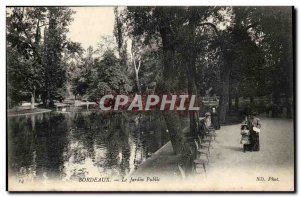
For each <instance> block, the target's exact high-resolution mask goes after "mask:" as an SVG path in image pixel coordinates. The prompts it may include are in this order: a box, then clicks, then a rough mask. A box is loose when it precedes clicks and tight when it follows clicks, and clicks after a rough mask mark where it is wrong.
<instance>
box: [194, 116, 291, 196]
mask: <svg viewBox="0 0 300 197" xmlns="http://www.w3.org/2000/svg"><path fill="white" fill-rule="evenodd" d="M261 121H262V129H261V133H260V148H261V149H260V151H259V152H246V153H244V152H243V151H242V145H241V144H240V125H231V126H223V127H222V128H221V130H219V131H217V132H218V136H217V139H216V141H215V142H214V144H213V146H214V149H212V155H211V159H210V163H209V166H208V169H207V177H206V178H205V176H204V173H202V175H201V174H200V175H199V176H198V178H197V179H198V180H199V178H200V177H201V178H200V180H205V181H203V184H201V185H203V187H202V186H200V187H201V188H202V189H204V190H251V191H252V190H266V191H268V190H293V189H294V129H293V121H292V120H287V119H274V118H273V119H271V118H266V117H262V118H261ZM199 172H201V169H199ZM258 177H260V178H259V179H258ZM261 177H262V178H261ZM200 180H199V181H200Z"/></svg>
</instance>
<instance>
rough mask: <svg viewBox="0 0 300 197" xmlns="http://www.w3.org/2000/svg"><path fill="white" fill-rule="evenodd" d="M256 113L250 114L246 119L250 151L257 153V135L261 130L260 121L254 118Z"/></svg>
mask: <svg viewBox="0 0 300 197" xmlns="http://www.w3.org/2000/svg"><path fill="white" fill-rule="evenodd" d="M256 115H257V113H256V112H252V113H251V114H250V116H249V119H248V124H249V128H250V141H251V149H250V151H259V149H260V145H259V133H260V128H261V123H260V119H259V118H257V117H256Z"/></svg>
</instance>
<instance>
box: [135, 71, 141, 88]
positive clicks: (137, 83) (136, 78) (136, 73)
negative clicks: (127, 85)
mask: <svg viewBox="0 0 300 197" xmlns="http://www.w3.org/2000/svg"><path fill="white" fill-rule="evenodd" d="M135 80H136V85H137V88H138V91H139V93H140V94H141V93H142V89H141V84H140V79H139V71H138V70H135Z"/></svg>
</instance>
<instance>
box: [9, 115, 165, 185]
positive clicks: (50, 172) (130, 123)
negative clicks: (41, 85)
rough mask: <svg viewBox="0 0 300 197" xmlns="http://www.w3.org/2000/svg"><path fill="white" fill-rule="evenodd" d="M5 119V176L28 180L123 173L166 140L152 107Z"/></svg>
mask: <svg viewBox="0 0 300 197" xmlns="http://www.w3.org/2000/svg"><path fill="white" fill-rule="evenodd" d="M7 123H8V124H7V132H8V160H9V162H8V164H9V166H8V170H9V176H13V177H16V178H18V179H20V178H21V179H22V180H25V179H27V180H28V181H29V180H31V181H35V180H39V181H40V180H44V181H46V180H48V179H49V180H62V181H72V180H78V179H79V178H84V177H104V176H107V177H112V178H119V177H123V176H127V175H130V174H131V173H132V172H133V171H134V170H135V169H137V168H138V166H139V165H141V163H142V162H143V161H145V160H146V159H147V158H149V157H151V155H152V154H153V153H154V152H155V151H157V150H158V149H159V148H160V147H162V146H163V145H164V144H165V143H166V142H167V141H168V140H169V139H168V133H167V130H166V127H165V123H164V121H163V118H162V117H161V115H160V114H158V113H155V112H151V113H147V114H134V113H112V114H103V113H102V114H101V113H96V112H79V113H78V112H70V113H58V112H50V113H42V114H31V115H22V116H15V117H8V118H7Z"/></svg>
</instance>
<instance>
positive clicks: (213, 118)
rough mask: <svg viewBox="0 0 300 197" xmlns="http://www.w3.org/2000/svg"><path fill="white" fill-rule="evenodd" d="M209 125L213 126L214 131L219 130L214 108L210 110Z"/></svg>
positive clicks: (217, 117)
mask: <svg viewBox="0 0 300 197" xmlns="http://www.w3.org/2000/svg"><path fill="white" fill-rule="evenodd" d="M211 123H212V124H213V126H214V128H215V129H216V130H219V129H220V122H219V116H218V113H217V111H216V108H215V107H213V108H212V113H211Z"/></svg>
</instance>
